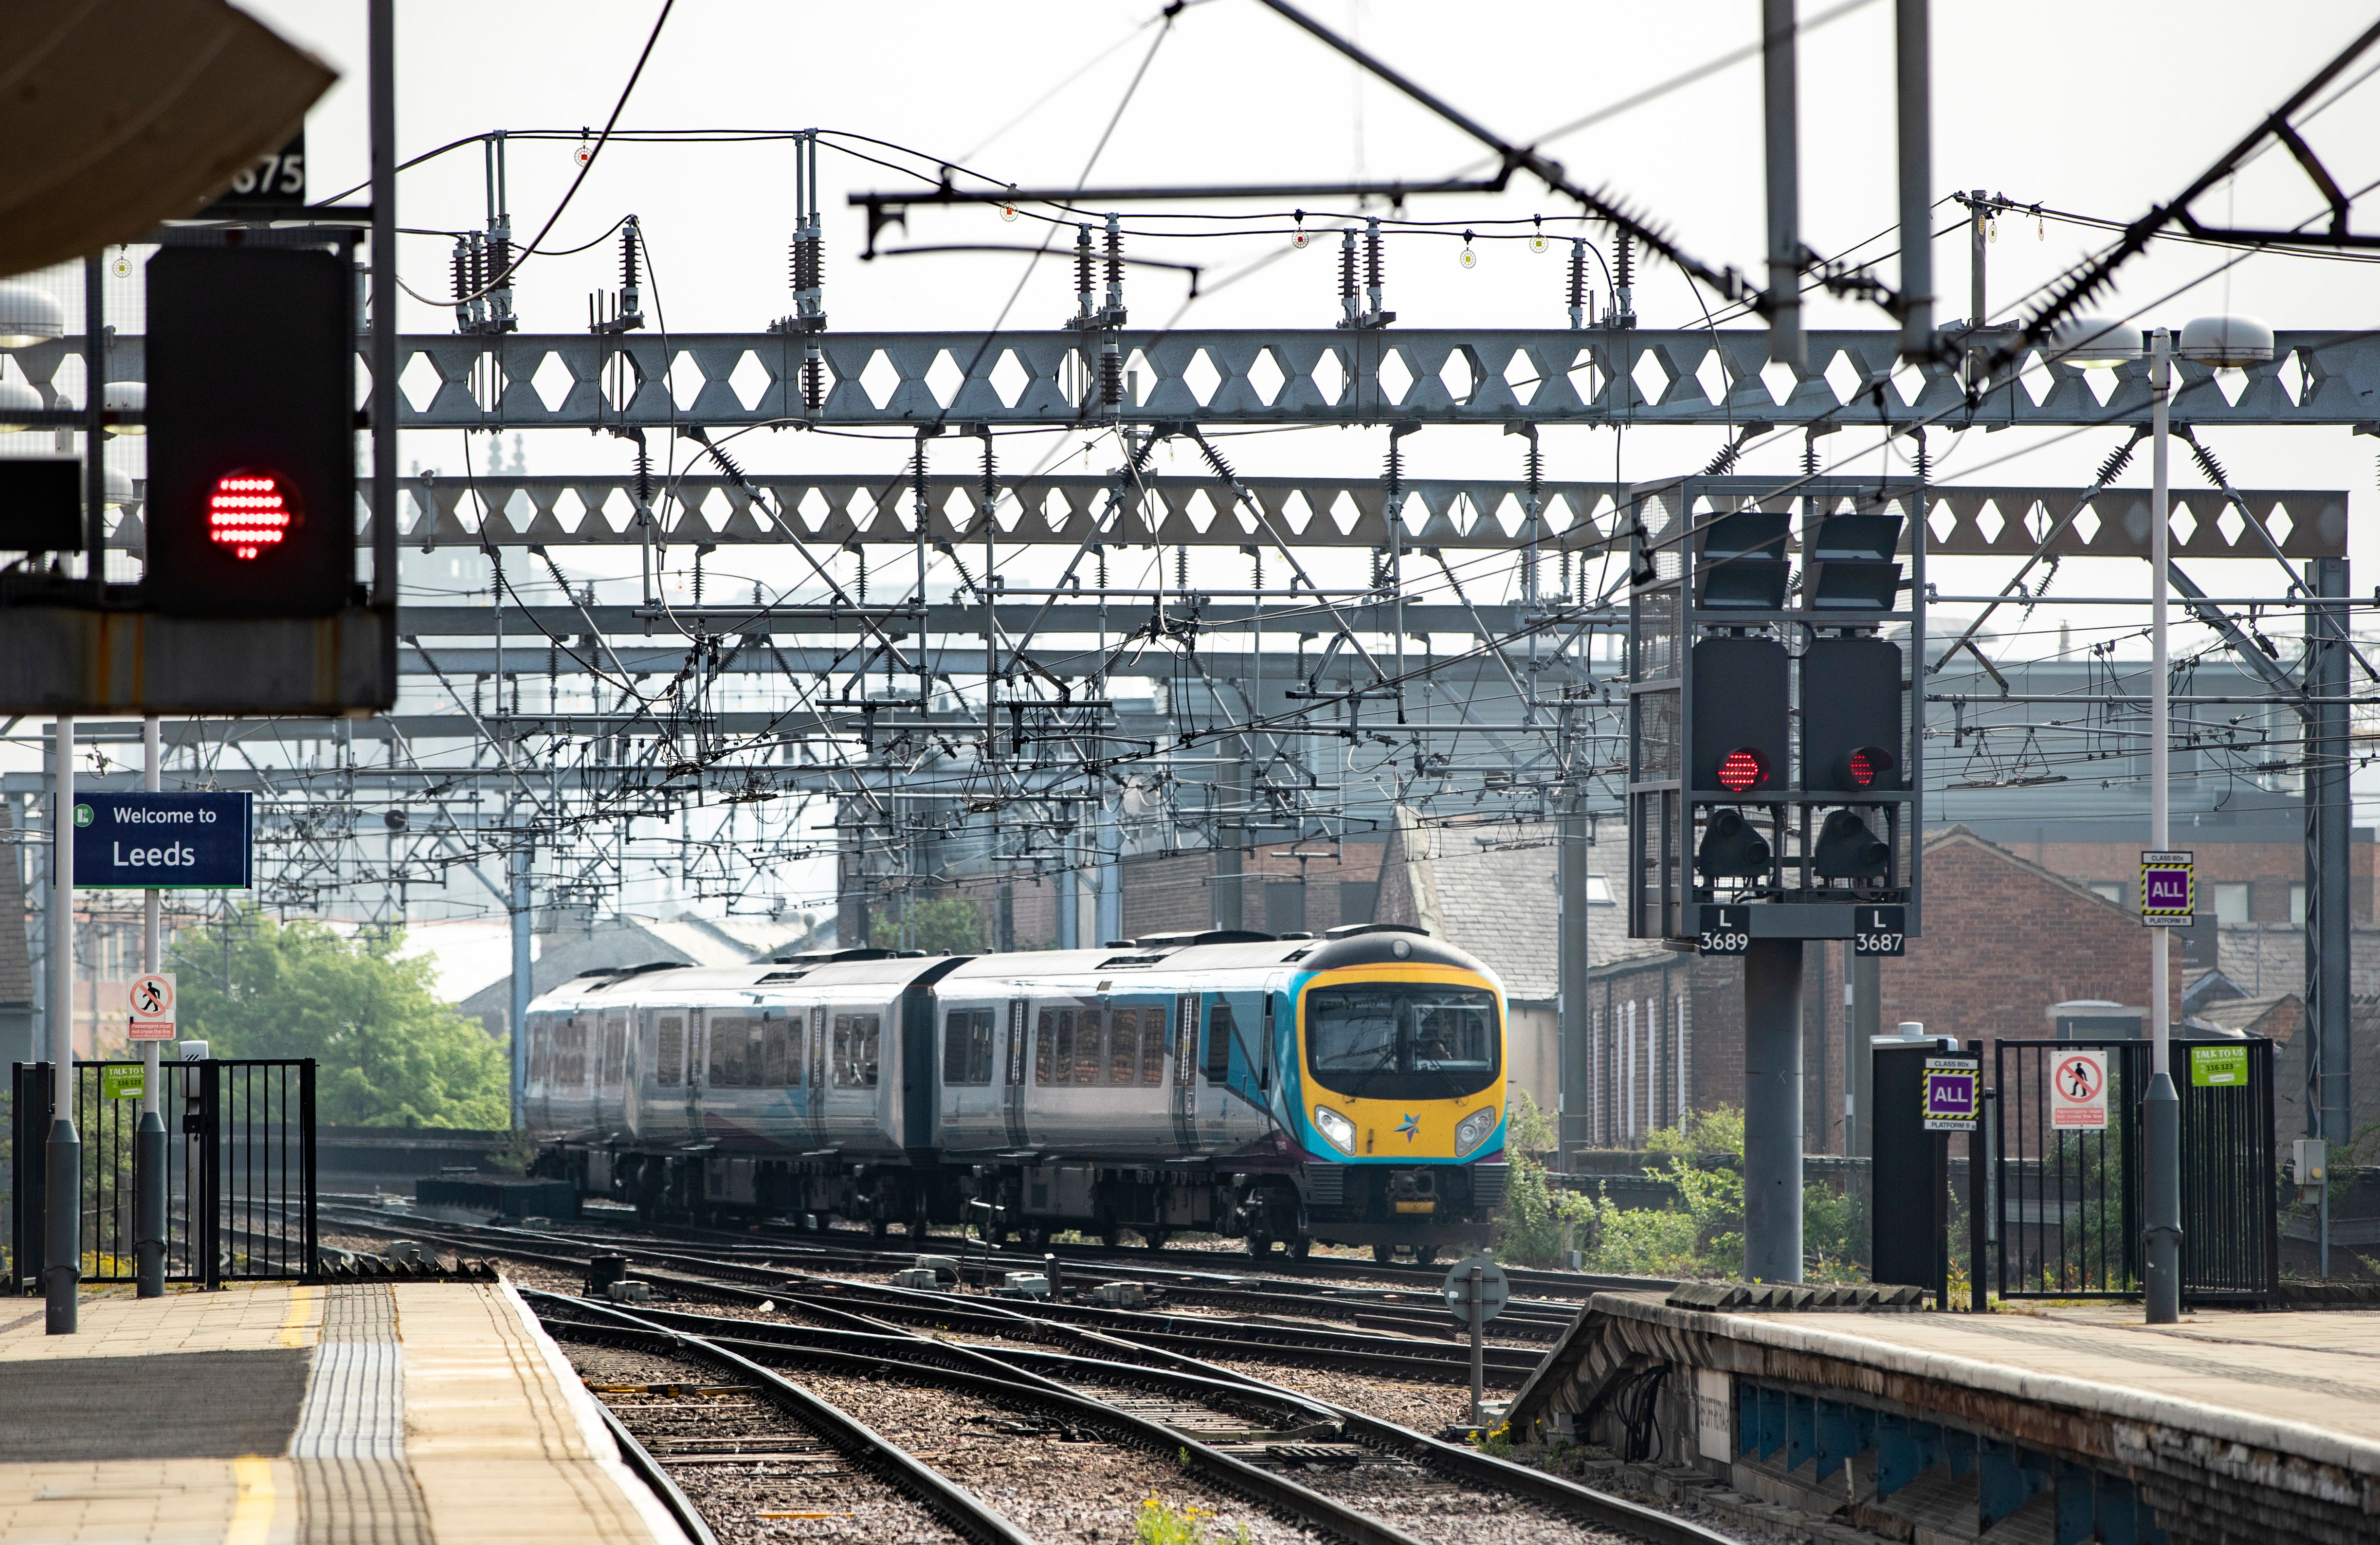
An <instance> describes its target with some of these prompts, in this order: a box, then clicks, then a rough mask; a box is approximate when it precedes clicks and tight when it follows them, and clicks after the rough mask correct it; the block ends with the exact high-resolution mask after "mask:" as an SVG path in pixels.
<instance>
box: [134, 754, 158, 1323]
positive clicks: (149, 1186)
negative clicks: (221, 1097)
mask: <svg viewBox="0 0 2380 1545" xmlns="http://www.w3.org/2000/svg"><path fill="white" fill-rule="evenodd" d="M163 777H164V747H163V745H162V744H161V743H160V738H159V736H158V729H157V717H156V715H155V714H151V715H150V716H149V717H147V718H146V719H143V720H142V721H141V722H140V786H141V787H142V788H144V789H146V790H148V791H149V792H150V793H152V794H154V793H156V792H157V790H158V786H159V785H160V784H161V783H162V781H163ZM163 901H164V893H163V892H161V891H157V890H153V889H152V890H148V891H144V892H142V893H141V898H140V968H141V969H142V970H143V971H153V970H156V969H157V968H158V960H159V957H160V955H161V954H162V952H163V950H164V939H163V936H162V933H161V930H162V928H163V925H164V917H163V916H162V913H163V912H164V906H163ZM158 1051H159V1043H158V1042H156V1041H153V1040H144V1041H142V1042H141V1043H140V1130H139V1132H138V1133H137V1134H136V1135H135V1136H134V1137H133V1140H132V1141H133V1146H132V1193H133V1194H132V1221H133V1233H132V1271H133V1277H134V1280H135V1282H136V1283H138V1286H137V1288H136V1289H135V1291H136V1292H137V1293H138V1294H139V1295H140V1296H141V1297H143V1298H160V1297H163V1296H164V1293H165V1113H164V1089H163V1082H164V1067H162V1066H161V1065H160V1059H159V1057H158Z"/></svg>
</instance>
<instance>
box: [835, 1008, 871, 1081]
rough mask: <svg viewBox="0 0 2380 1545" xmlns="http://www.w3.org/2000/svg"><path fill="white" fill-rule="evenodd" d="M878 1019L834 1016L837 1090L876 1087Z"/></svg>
mask: <svg viewBox="0 0 2380 1545" xmlns="http://www.w3.org/2000/svg"><path fill="white" fill-rule="evenodd" d="M876 1051H877V1016H875V1015H872V1014H838V1015H836V1016H834V1087H835V1088H837V1089H874V1088H875V1087H876Z"/></svg>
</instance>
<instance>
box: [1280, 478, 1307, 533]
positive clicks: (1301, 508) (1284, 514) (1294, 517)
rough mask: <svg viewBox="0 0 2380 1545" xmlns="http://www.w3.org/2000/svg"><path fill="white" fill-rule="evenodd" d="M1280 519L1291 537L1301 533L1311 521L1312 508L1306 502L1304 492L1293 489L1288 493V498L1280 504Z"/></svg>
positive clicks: (1299, 489) (1300, 489)
mask: <svg viewBox="0 0 2380 1545" xmlns="http://www.w3.org/2000/svg"><path fill="white" fill-rule="evenodd" d="M1313 519H1314V506H1313V505H1312V504H1310V503H1308V502H1307V500H1306V497H1305V490H1304V489H1302V488H1293V489H1291V490H1290V491H1289V497H1288V498H1286V499H1283V500H1282V501H1281V524H1282V525H1284V526H1287V527H1288V528H1289V529H1290V534H1291V535H1293V536H1294V535H1296V534H1298V533H1301V532H1303V531H1304V530H1305V528H1306V527H1307V525H1309V524H1310V523H1311V522H1312V521H1313Z"/></svg>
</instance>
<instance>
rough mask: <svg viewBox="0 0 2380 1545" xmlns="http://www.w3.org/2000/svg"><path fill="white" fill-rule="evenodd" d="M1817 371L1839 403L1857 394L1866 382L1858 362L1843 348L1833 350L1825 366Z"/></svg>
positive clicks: (1849, 399) (1847, 400)
mask: <svg viewBox="0 0 2380 1545" xmlns="http://www.w3.org/2000/svg"><path fill="white" fill-rule="evenodd" d="M1818 373H1819V375H1820V376H1821V377H1822V378H1823V379H1824V380H1825V381H1826V383H1827V386H1828V390H1830V391H1832V392H1833V393H1834V394H1835V400H1836V401H1837V402H1839V403H1840V402H1849V401H1851V400H1852V398H1853V397H1856V396H1858V395H1860V392H1861V390H1862V389H1863V388H1864V386H1865V385H1866V384H1867V377H1866V376H1865V375H1864V373H1862V371H1861V370H1860V368H1859V362H1858V361H1857V360H1855V359H1852V357H1851V354H1850V352H1849V351H1848V350H1845V349H1840V348H1839V349H1837V350H1835V357H1834V358H1833V359H1829V360H1828V361H1827V368H1826V369H1825V370H1823V371H1819V372H1818Z"/></svg>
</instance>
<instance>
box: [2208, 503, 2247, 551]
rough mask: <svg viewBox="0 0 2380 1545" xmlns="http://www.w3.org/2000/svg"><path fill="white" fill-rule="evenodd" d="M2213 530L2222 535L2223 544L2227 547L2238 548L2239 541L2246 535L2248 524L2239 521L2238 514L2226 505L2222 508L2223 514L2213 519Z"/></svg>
mask: <svg viewBox="0 0 2380 1545" xmlns="http://www.w3.org/2000/svg"><path fill="white" fill-rule="evenodd" d="M2215 529H2216V530H2217V531H2218V532H2220V533H2222V536H2223V541H2224V544H2225V545H2226V546H2229V547H2237V546H2239V545H2240V538H2241V537H2243V536H2245V535H2247V534H2248V523H2247V522H2246V521H2244V520H2242V519H2240V512H2239V511H2238V510H2237V509H2234V508H2233V507H2232V506H2231V505H2228V504H2226V505H2224V506H2223V513H2222V514H2221V515H2218V516H2216V517H2215Z"/></svg>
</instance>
